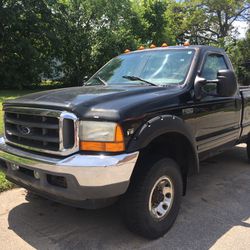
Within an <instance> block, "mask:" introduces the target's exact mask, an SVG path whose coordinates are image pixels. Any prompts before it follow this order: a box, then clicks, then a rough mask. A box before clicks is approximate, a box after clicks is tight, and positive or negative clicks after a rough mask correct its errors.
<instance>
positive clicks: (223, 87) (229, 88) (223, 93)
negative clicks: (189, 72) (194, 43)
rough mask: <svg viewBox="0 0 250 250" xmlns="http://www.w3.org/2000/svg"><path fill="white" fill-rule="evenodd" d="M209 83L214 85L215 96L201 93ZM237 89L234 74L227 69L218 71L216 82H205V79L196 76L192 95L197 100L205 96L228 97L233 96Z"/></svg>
mask: <svg viewBox="0 0 250 250" xmlns="http://www.w3.org/2000/svg"><path fill="white" fill-rule="evenodd" d="M209 83H210V84H211V83H213V84H216V92H217V94H209V93H207V92H205V91H203V88H202V87H203V86H205V85H206V84H209ZM237 87H238V86H237V80H236V77H235V74H234V72H233V71H232V70H229V69H223V70H219V71H218V73H217V79H216V80H206V79H205V78H202V77H200V76H197V77H196V79H195V83H194V94H195V98H196V99H197V100H200V99H201V98H202V97H203V96H206V95H207V96H209V95H211V96H220V97H229V96H233V95H234V94H235V92H236V91H237Z"/></svg>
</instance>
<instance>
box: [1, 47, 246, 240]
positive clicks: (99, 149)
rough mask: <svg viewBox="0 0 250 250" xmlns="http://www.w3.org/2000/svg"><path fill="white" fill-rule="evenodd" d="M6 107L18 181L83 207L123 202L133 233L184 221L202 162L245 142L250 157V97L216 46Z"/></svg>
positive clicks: (9, 163) (122, 64) (150, 52)
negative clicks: (191, 179) (190, 183)
mask: <svg viewBox="0 0 250 250" xmlns="http://www.w3.org/2000/svg"><path fill="white" fill-rule="evenodd" d="M3 109H4V112H5V116H4V123H5V135H4V136H3V137H1V138H0V159H1V160H2V163H3V164H2V168H4V169H5V170H6V174H7V178H8V179H9V180H10V181H12V182H14V183H16V184H18V185H20V186H22V187H25V188H27V189H28V190H31V191H33V192H35V193H37V194H39V195H41V196H45V197H48V198H50V199H53V200H56V201H58V202H62V203H67V204H71V205H73V206H81V207H85V208H97V207H101V206H105V205H109V204H111V203H113V202H115V201H118V202H119V204H120V208H121V213H122V216H123V218H124V221H125V223H126V225H127V226H128V228H129V229H130V230H132V231H134V232H137V233H138V234H140V235H142V236H144V237H147V238H151V239H153V238H157V237H160V236H162V235H164V234H165V233H166V232H167V231H168V230H169V229H170V227H171V226H172V224H173V223H174V221H175V219H176V217H177V215H178V211H179V208H180V204H181V198H182V196H183V195H184V194H185V192H186V186H187V179H188V176H189V175H191V174H195V173H198V172H199V162H200V161H201V160H203V159H205V158H208V157H210V156H212V155H214V154H217V153H219V152H221V151H223V150H225V149H228V148H231V147H233V146H235V145H236V144H239V143H247V144H248V150H247V151H248V155H250V150H249V148H250V146H249V145H250V144H249V141H250V140H249V132H250V90H249V89H248V88H239V87H238V86H237V81H236V77H235V74H234V72H233V68H232V65H231V63H230V60H229V59H228V57H227V55H226V53H225V52H224V51H223V50H222V49H218V48H213V47H208V46H169V47H160V48H152V49H144V50H138V51H134V52H128V53H125V54H122V55H120V56H118V57H116V58H114V59H112V60H111V61H110V62H108V63H107V64H106V65H104V66H103V67H102V68H101V69H100V70H99V71H98V72H97V73H96V74H95V75H93V76H92V77H91V78H90V79H89V80H88V81H87V82H85V83H84V86H82V87H74V88H65V89H59V90H51V91H45V92H40V93H35V94H30V95H26V96H24V97H21V98H18V99H16V100H8V101H6V102H5V103H4V106H3ZM215 174H216V173H215Z"/></svg>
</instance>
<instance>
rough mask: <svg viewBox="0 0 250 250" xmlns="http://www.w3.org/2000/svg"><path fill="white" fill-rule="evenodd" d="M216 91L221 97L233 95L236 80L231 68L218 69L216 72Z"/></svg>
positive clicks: (235, 89)
mask: <svg viewBox="0 0 250 250" xmlns="http://www.w3.org/2000/svg"><path fill="white" fill-rule="evenodd" d="M217 78H218V83H217V93H218V95H219V96H222V97H229V96H233V95H234V94H235V92H236V91H237V87H238V86H237V80H236V77H235V74H234V72H233V71H232V70H228V69H223V70H219V71H218V74H217Z"/></svg>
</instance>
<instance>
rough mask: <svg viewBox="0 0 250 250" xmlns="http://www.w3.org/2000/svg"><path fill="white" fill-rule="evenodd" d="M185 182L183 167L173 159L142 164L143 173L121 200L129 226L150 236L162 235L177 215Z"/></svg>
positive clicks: (124, 216) (126, 222) (147, 236)
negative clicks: (183, 180) (181, 169)
mask: <svg viewBox="0 0 250 250" xmlns="http://www.w3.org/2000/svg"><path fill="white" fill-rule="evenodd" d="M182 186H183V184H182V177H181V173H180V169H179V167H178V165H177V163H176V162H175V161H173V160H172V159H168V158H164V159H160V160H156V161H153V162H152V163H151V164H149V165H148V166H147V167H145V168H143V166H141V169H140V174H138V175H137V176H136V178H135V179H134V180H133V182H132V183H131V185H130V187H129V190H128V192H127V193H126V194H125V196H124V197H123V199H122V200H121V211H122V213H123V218H124V221H125V224H126V225H127V227H128V228H129V229H130V230H131V231H133V232H135V233H137V234H140V235H142V236H144V237H146V238H149V239H155V238H159V237H161V236H163V235H164V234H165V233H166V232H167V231H168V230H169V229H170V228H171V226H172V225H173V223H174V221H175V219H176V217H177V215H178V212H179V208H180V203H181V196H182Z"/></svg>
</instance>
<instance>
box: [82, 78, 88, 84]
mask: <svg viewBox="0 0 250 250" xmlns="http://www.w3.org/2000/svg"><path fill="white" fill-rule="evenodd" d="M88 79H89V76H84V77H83V79H82V85H85V82H87V81H88Z"/></svg>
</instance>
